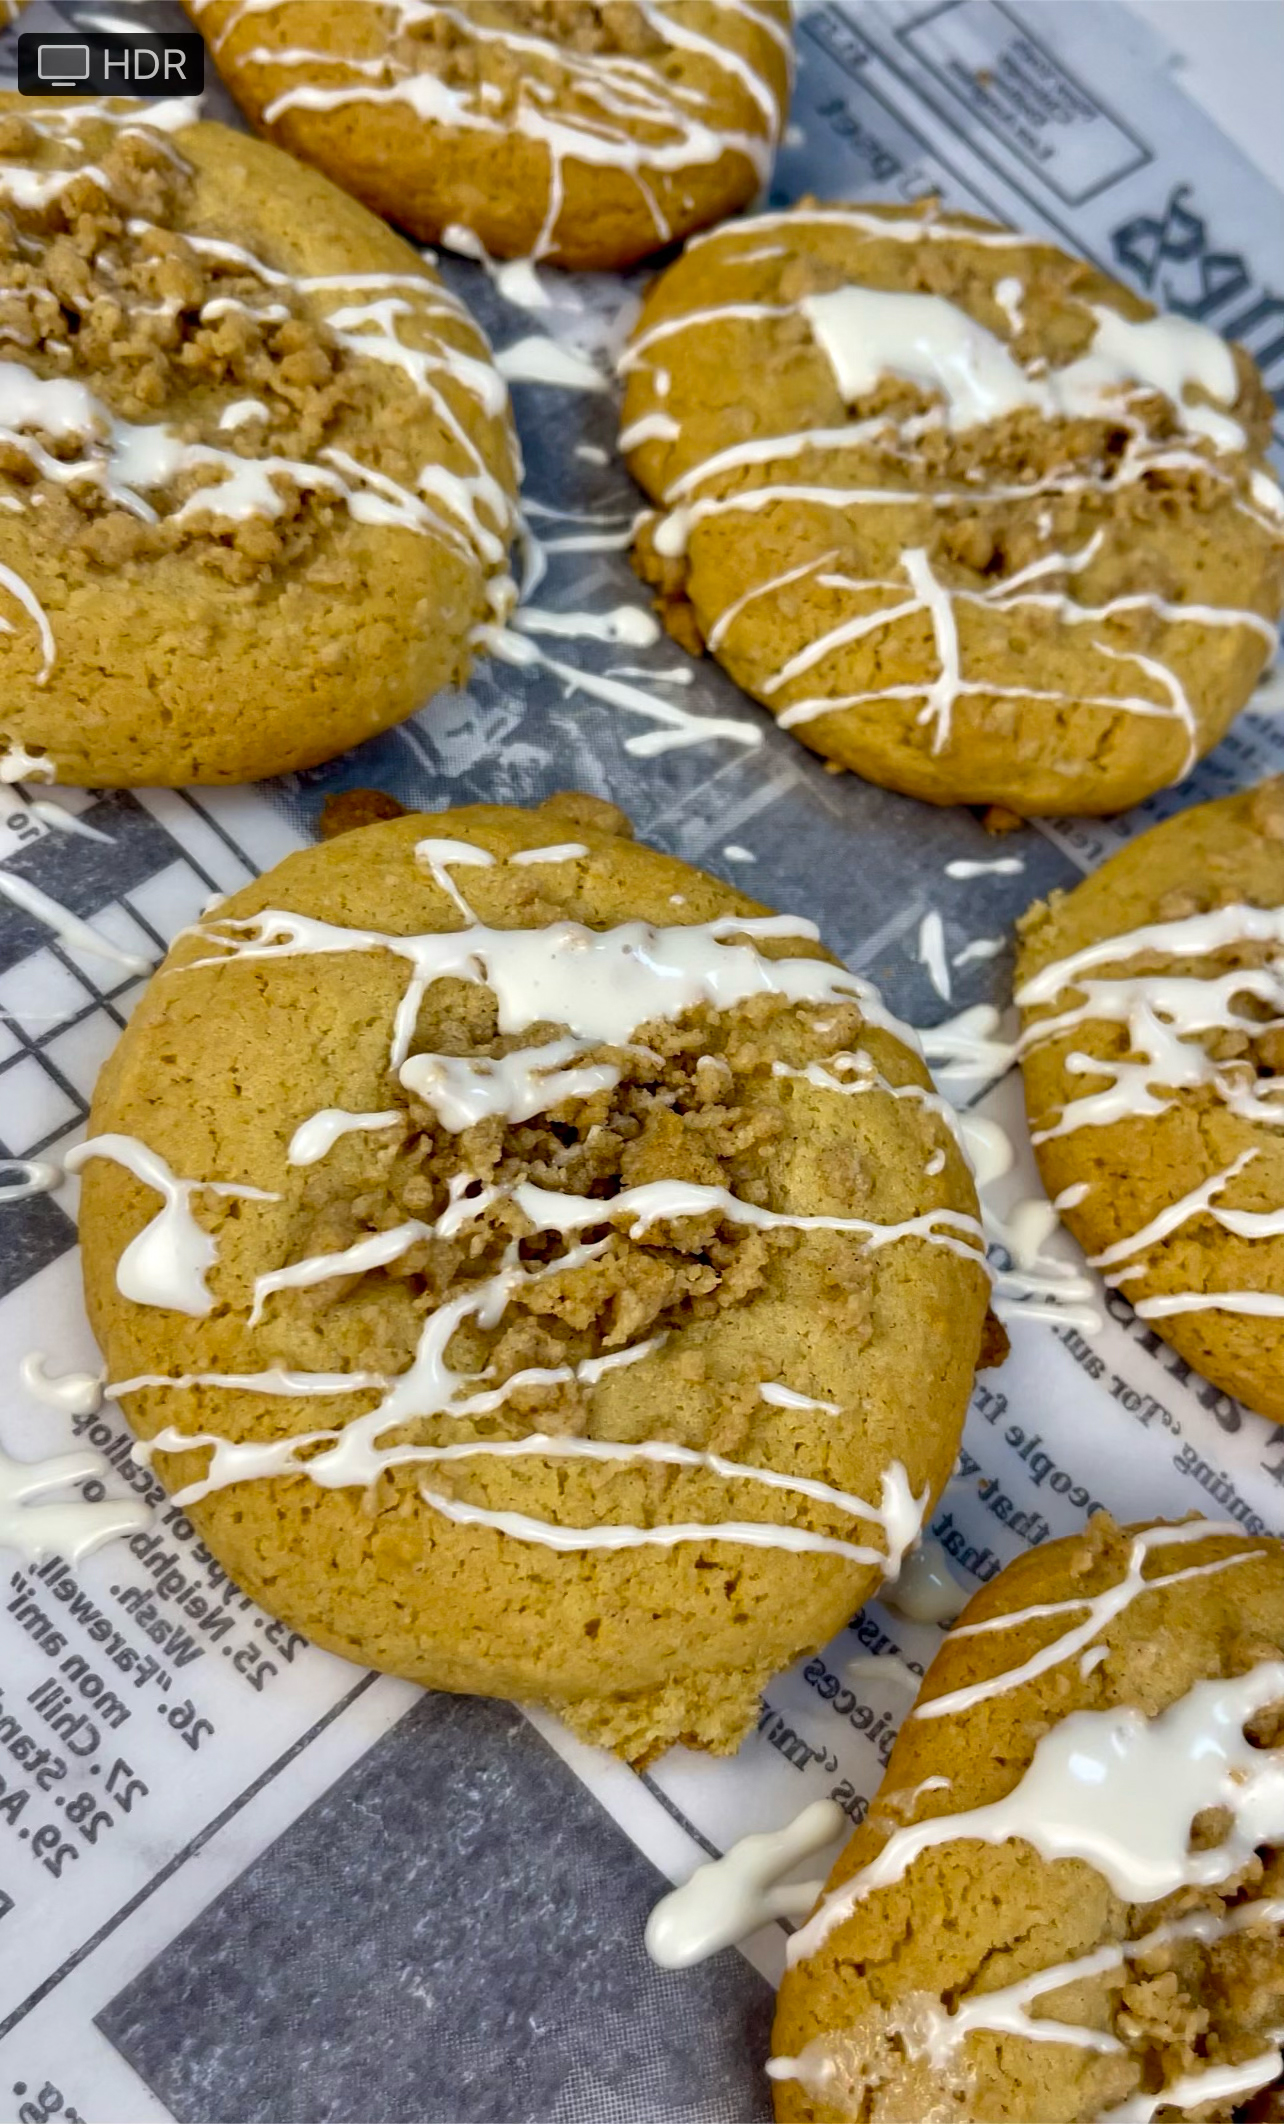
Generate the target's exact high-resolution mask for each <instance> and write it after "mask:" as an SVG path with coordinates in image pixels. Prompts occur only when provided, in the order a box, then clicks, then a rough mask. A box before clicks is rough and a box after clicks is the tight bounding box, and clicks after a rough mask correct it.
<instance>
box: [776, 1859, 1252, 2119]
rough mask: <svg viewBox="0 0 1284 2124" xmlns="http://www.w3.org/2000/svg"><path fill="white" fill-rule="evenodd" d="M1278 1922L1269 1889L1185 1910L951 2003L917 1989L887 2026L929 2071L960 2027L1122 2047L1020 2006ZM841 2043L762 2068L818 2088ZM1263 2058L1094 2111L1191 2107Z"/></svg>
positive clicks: (944, 2064)
mask: <svg viewBox="0 0 1284 2124" xmlns="http://www.w3.org/2000/svg"><path fill="white" fill-rule="evenodd" d="M1281 1924H1284V1901H1281V1900H1280V1899H1279V1898H1277V1897H1262V1898H1260V1899H1259V1900H1258V1901H1257V1902H1252V1903H1241V1904H1237V1905H1235V1906H1234V1907H1232V1908H1231V1909H1229V1910H1226V1911H1222V1912H1216V1911H1211V1910H1194V1911H1191V1912H1189V1913H1188V1914H1187V1915H1185V1916H1183V1917H1179V1918H1172V1919H1170V1920H1168V1921H1167V1922H1166V1923H1164V1924H1161V1925H1156V1926H1153V1927H1152V1929H1151V1930H1150V1931H1149V1932H1146V1933H1143V1934H1141V1935H1140V1937H1138V1938H1136V1939H1125V1940H1118V1941H1111V1942H1107V1944H1106V1945H1105V1946H1103V1947H1098V1948H1095V1949H1094V1950H1093V1951H1092V1952H1091V1953H1089V1954H1081V1955H1076V1956H1075V1957H1074V1958H1073V1959H1072V1960H1069V1961H1065V1962H1057V1963H1054V1964H1052V1965H1051V1966H1050V1967H1048V1968H1046V1969H1036V1970H1035V1971H1033V1973H1032V1974H1031V1975H1029V1976H1025V1977H1019V1978H1018V1979H1017V1980H1016V1981H1015V1982H1014V1983H1011V1984H1003V1985H1000V1986H999V1987H998V1988H997V1989H996V1990H994V1991H983V1992H973V1993H969V1994H968V1995H967V1996H966V1997H964V1998H961V1999H960V2000H959V2001H958V2003H957V2005H956V2006H954V2007H953V2009H950V2008H948V2007H945V2006H943V2005H938V2004H937V2003H936V2002H935V2001H934V2000H932V1999H930V1998H927V1997H925V1996H924V1997H917V1998H915V1999H914V2000H913V2002H912V2004H907V2006H906V2008H905V2009H904V2011H903V2012H902V2013H900V2014H894V2015H893V2017H892V2019H891V2021H890V2022H889V2033H894V2034H895V2035H897V2036H898V2037H899V2038H900V2040H901V2041H902V2042H903V2043H904V2045H905V2047H906V2050H907V2052H908V2053H909V2055H910V2056H911V2057H913V2058H916V2059H917V2058H921V2059H925V2060H926V2061H927V2062H928V2063H929V2064H930V2065H931V2066H932V2067H933V2068H934V2070H936V2071H937V2072H944V2071H946V2070H947V2069H948V2068H949V2066H950V2065H951V2064H952V2062H953V2060H954V2059H955V2058H956V2057H957V2055H958V2053H959V2052H960V2051H961V2050H962V2048H963V2046H964V2044H965V2043H966V2042H967V2039H968V2037H969V2036H970V2035H973V2034H979V2033H981V2032H983V2031H984V2032H988V2033H994V2034H998V2035H1010V2036H1017V2037H1019V2038H1021V2039H1022V2040H1024V2041H1025V2042H1030V2043H1062V2044H1066V2045H1068V2046H1069V2047H1070V2048H1071V2049H1074V2050H1090V2051H1093V2052H1095V2053H1096V2054H1097V2055H1098V2056H1100V2057H1109V2056H1120V2055H1124V2054H1126V2049H1127V2046H1126V2045H1125V2044H1124V2043H1123V2042H1122V2041H1121V2039H1120V2038H1119V2037H1118V2036H1116V2035H1114V2034H1113V2033H1112V2032H1111V2031H1110V2030H1109V2029H1107V2028H1093V2027H1089V2026H1085V2025H1083V2024H1081V2023H1080V2022H1077V2021H1060V2020H1052V2019H1039V2018H1038V2017H1037V2016H1036V2015H1034V2014H1032V2013H1031V2011H1030V2008H1031V2007H1032V2006H1033V2005H1034V2004H1035V2002H1036V2001H1037V2000H1039V1999H1041V1998H1044V1997H1046V1996H1047V1994H1048V1993H1049V1992H1053V1991H1061V1990H1064V1989H1066V1988H1068V1987H1069V1986H1070V1985H1072V1984H1081V1983H1085V1982H1088V1981H1091V1980H1092V1979H1093V1978H1095V1977H1101V1976H1108V1977H1112V1978H1115V1977H1117V1980H1118V1984H1119V1985H1120V1986H1122V1985H1123V1984H1125V1983H1127V1982H1129V1981H1130V1971H1131V1966H1132V1965H1133V1964H1135V1963H1138V1962H1143V1961H1145V1960H1146V1959H1147V1957H1148V1956H1150V1955H1152V1954H1154V1953H1156V1952H1161V1951H1162V1950H1164V1949H1166V1948H1168V1947H1172V1946H1177V1945H1179V1944H1181V1943H1182V1942H1185V1941H1188V1940H1189V1941H1193V1942H1196V1943H1197V1944H1199V1945H1200V1946H1204V1947H1212V1946H1216V1945H1217V1944H1218V1942H1219V1941H1221V1940H1224V1939H1229V1938H1232V1937H1234V1936H1235V1935H1236V1934H1238V1933H1241V1932H1252V1931H1256V1930H1257V1929H1259V1928H1263V1929H1265V1928H1267V1927H1273V1928H1278V1927H1279V1926H1280V1925H1281ZM1112 1988H1114V1987H1113V1986H1112ZM841 2042H842V2037H841V2035H839V2036H838V2038H837V2039H836V2040H835V2038H834V2036H832V2035H829V2034H825V2035H820V2036H816V2037H813V2039H812V2041H811V2042H810V2043H808V2044H807V2045H806V2046H805V2048H804V2049H803V2050H802V2051H801V2052H800V2053H799V2055H798V2056H797V2057H793V2058H789V2057H775V2058H772V2059H771V2060H770V2061H769V2063H768V2065H767V2072H768V2074H769V2076H770V2077H771V2078H772V2079H773V2080H798V2081H800V2082H802V2084H803V2085H804V2086H808V2087H814V2088H815V2089H816V2090H817V2091H820V2092H823V2090H824V2088H825V2086H826V2084H827V2083H829V2082H831V2081H832V2080H833V2078H834V2075H835V2071H836V2069H837V2066H838V2054H837V2045H841ZM1264 2062H1265V2061H1264V2059H1263V2058H1260V2057H1259V2058H1254V2059H1252V2060H1250V2061H1248V2063H1247V2065H1240V2066H1232V2067H1230V2068H1225V2067H1221V2066H1215V2067H1204V2068H1203V2069H1201V2070H1199V2071H1196V2072H1194V2073H1190V2074H1187V2075H1183V2076H1182V2077H1181V2078H1179V2079H1178V2080H1176V2081H1171V2082H1170V2083H1169V2085H1168V2086H1167V2087H1166V2088H1163V2089H1162V2090H1160V2091H1159V2092H1158V2093H1157V2094H1155V2095H1154V2096H1138V2097H1132V2098H1129V2099H1128V2100H1127V2101H1125V2102H1123V2103H1122V2104H1115V2105H1112V2106H1111V2107H1110V2108H1109V2109H1107V2110H1106V2111H1104V2112H1103V2114H1104V2115H1105V2116H1107V2117H1115V2118H1139V2117H1144V2116H1145V2115H1147V2114H1150V2115H1153V2113H1154V2110H1155V2109H1156V2108H1178V2109H1180V2108H1184V2107H1187V2106H1189V2107H1195V2106H1197V2105H1198V2104H1202V2103H1204V2102H1208V2101H1211V2100H1212V2099H1214V2098H1215V2095H1216V2093H1217V2091H1218V2089H1217V2086H1216V2084H1215V2082H1216V2078H1217V2075H1218V2074H1220V2073H1222V2072H1225V2071H1229V2072H1230V2073H1231V2074H1232V2075H1235V2076H1237V2077H1238V2076H1242V2078H1241V2079H1240V2084H1239V2086H1238V2087H1236V2088H1235V2089H1234V2090H1233V2091H1237V2092H1248V2091H1250V2090H1251V2089H1252V2088H1254V2087H1258V2086H1261V2085H1262V2084H1263V2082H1264V2080H1265V2079H1269V2078H1272V2077H1274V2073H1275V2072H1276V2071H1278V2069H1279V2057H1278V2053H1276V2052H1272V2053H1271V2065H1272V2070H1271V2072H1270V2073H1265V2074H1264V2073H1263V2072H1262V2066H1263V2064H1264ZM1137 2102H1141V2103H1143V2104H1144V2105H1146V2107H1145V2108H1144V2109H1142V2110H1138V2109H1137V2108H1136V2107H1135V2106H1134V2105H1135V2103H1137Z"/></svg>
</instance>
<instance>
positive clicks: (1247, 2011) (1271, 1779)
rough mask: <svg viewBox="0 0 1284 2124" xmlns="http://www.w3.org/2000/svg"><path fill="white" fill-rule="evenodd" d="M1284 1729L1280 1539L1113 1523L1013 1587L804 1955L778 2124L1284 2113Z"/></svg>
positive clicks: (967, 1653) (1029, 1569)
mask: <svg viewBox="0 0 1284 2124" xmlns="http://www.w3.org/2000/svg"><path fill="white" fill-rule="evenodd" d="M1282 1714H1284V1546H1282V1545H1281V1543H1280V1542H1278V1541H1276V1540H1273V1539H1270V1538H1263V1539H1257V1540H1250V1539H1248V1538H1247V1537H1245V1536H1242V1535H1239V1534H1237V1533H1235V1532H1233V1531H1232V1532H1230V1533H1228V1532H1227V1531H1226V1529H1225V1528H1224V1527H1222V1528H1219V1527H1216V1526H1211V1525H1209V1524H1208V1523H1207V1522H1205V1521H1199V1520H1194V1521H1186V1522H1184V1523H1182V1524H1181V1525H1178V1526H1165V1525H1163V1524H1158V1525H1153V1526H1149V1527H1144V1528H1142V1527H1127V1528H1118V1527H1115V1526H1113V1525H1112V1524H1111V1523H1110V1522H1109V1521H1108V1520H1104V1519H1103V1520H1098V1521H1094V1522H1093V1524H1092V1526H1091V1527H1090V1529H1089V1531H1088V1532H1087V1533H1086V1534H1084V1535H1078V1536H1075V1537H1073V1538H1071V1539H1069V1540H1065V1541H1055V1542H1050V1543H1048V1545H1047V1546H1046V1547H1045V1548H1041V1549H1037V1550H1035V1551H1034V1552H1033V1553H1031V1554H1030V1555H1027V1556H1023V1557H1022V1558H1021V1560H1020V1561H1019V1562H1018V1563H1015V1564H1013V1565H1011V1566H1010V1567H1009V1568H1008V1569H1007V1570H1005V1571H1003V1572H1001V1573H1000V1575H999V1576H998V1577H997V1578H996V1579H994V1580H993V1581H992V1582H991V1584H990V1585H988V1586H986V1587H985V1588H984V1590H983V1591H982V1592H980V1593H978V1594H977V1596H976V1598H975V1599H974V1600H973V1601H971V1602H970V1604H969V1606H968V1607H967V1608H966V1609H965V1611H964V1613H963V1616H962V1617H961V1619H960V1621H959V1623H958V1625H957V1626H956V1627H955V1628H954V1629H953V1630H952V1631H951V1632H950V1634H949V1636H948V1637H947V1638H946V1640H945V1642H944V1644H943V1645H942V1647H941V1650H940V1652H939V1653H938V1654H937V1657H936V1658H935V1660H934V1661H933V1662H932V1665H931V1667H930V1668H929V1669H928V1672H927V1675H926V1678H925V1680H924V1682H923V1686H922V1689H921V1691H920V1694H919V1697H918V1701H917V1703H916V1705H915V1707H914V1710H913V1711H912V1712H911V1713H910V1715H909V1716H908V1718H907V1719H906V1721H905V1723H904V1726H903V1728H902V1731H901V1734H900V1737H899V1739H898V1741H897V1744H896V1747H895V1748H894V1750H893V1752H892V1757H891V1761H890V1763H889V1764H888V1768H887V1773H886V1776H885V1777H884V1779H883V1783H882V1786H881V1787H880V1789H879V1792H878V1795H877V1798H876V1799H875V1801H874V1804H873V1806H872V1808H871V1809H870V1813H869V1816H868V1818H867V1820H866V1821H865V1822H864V1823H862V1825H861V1827H860V1828H859V1829H858V1830H857V1831H856V1834H855V1835H854V1836H853V1838H852V1840H851V1842H850V1843H849V1844H848V1846H847V1848H846V1849H845V1850H844V1851H843V1852H842V1854H841V1855H840V1857H839V1859H838V1861H837V1864H836V1865H835V1867H834V1870H833V1872H832V1874H831V1876H830V1878H829V1880H828V1882H827V1883H826V1887H825V1892H824V1893H823V1894H822V1896H821V1899H820V1902H819V1905H818V1907H817V1909H816V1910H815V1911H814V1912H813V1914H812V1916H811V1917H810V1918H809V1919H808V1921H807V1923H806V1924H805V1925H804V1926H803V1928H802V1930H801V1931H800V1932H799V1933H797V1934H796V1935H795V1936H794V1938H793V1940H791V1942H790V1947H789V1958H790V1964H791V1966H790V1968H789V1971H788V1974H787V1975H786V1977H785V1981H784V1984H783V1985H782V1987H781V1992H780V2002H779V2009H778V2012H777V2016H776V2025H775V2030H774V2036H773V2043H772V2048H773V2050H774V2051H775V2052H776V2057H775V2060H774V2062H773V2065H772V2067H771V2070H772V2073H773V2075H774V2076H775V2084H776V2114H777V2117H778V2118H779V2119H780V2124H854V2120H856V2119H859V2120H860V2124H954V2120H957V2124H1082V2120H1086V2119H1089V2118H1091V2119H1094V2120H1101V2124H1105V2120H1107V2119H1111V2118H1117V2120H1118V2124H1150V2120H1152V2119H1155V2118H1163V2119H1167V2118H1177V2117H1180V2116H1184V2115H1186V2114H1187V2113H1188V2112H1189V2111H1194V2112H1195V2113H1196V2114H1197V2115H1199V2116H1200V2117H1201V2118H1208V2119H1229V2118H1231V2117H1250V2116H1251V2117H1269V2116H1272V2115H1274V2114H1275V2113H1276V2110H1275V2109H1274V2108H1273V2107H1272V2106H1271V2104H1272V2094H1271V2092H1270V2090H1272V2089H1274V2090H1276V2092H1275V2095H1274V2100H1275V2101H1276V2102H1277V2101H1278V2086H1279V2081H1280V2051H1279V2036H1280V2028H1281V2025H1282V2024H1284V1808H1281V1805H1280V1800H1279V1791H1280V1779H1281V1771H1280V1756H1279V1752H1278V1751H1279V1745H1280V1741H1281V1739H1282V1738H1284V1722H1282ZM1268 1751H1269V1752H1268Z"/></svg>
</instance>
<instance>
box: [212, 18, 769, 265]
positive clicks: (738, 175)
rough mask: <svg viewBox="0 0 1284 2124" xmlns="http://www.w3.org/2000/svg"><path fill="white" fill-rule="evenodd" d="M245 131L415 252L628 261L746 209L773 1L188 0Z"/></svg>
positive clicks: (760, 174) (764, 171)
mask: <svg viewBox="0 0 1284 2124" xmlns="http://www.w3.org/2000/svg"><path fill="white" fill-rule="evenodd" d="M186 5H187V8H188V12H189V13H190V14H191V16H192V18H193V20H194V21H195V22H196V23H197V24H198V25H199V27H200V28H201V29H202V30H203V31H204V32H205V36H206V38H207V40H208V42H209V46H210V50H211V52H212V53H213V55H214V59H215V62H216V64H217V66H218V68H219V71H220V73H221V74H222V76H223V78H224V80H225V81H226V82H227V85H228V87H229V88H230V90H231V92H232V94H233V95H234V96H235V97H236V100H237V102H238V103H239V104H240V106H241V108H242V110H243V111H244V112H245V114H246V116H247V117H248V118H249V119H250V121H251V123H252V124H254V125H255V126H257V127H258V128H259V129H260V131H262V132H264V133H266V134H267V136H268V137H269V138H270V139H272V140H275V141H277V142H279V144H280V145H281V146H282V147H285V148H288V149H289V150H290V152H291V153H292V154H294V155H298V156H300V157H301V158H302V159H303V161H305V162H310V163H313V164H314V165H315V166H316V168H317V169H320V170H324V171H325V173H326V175H327V176H328V177H333V178H334V180H335V181H336V183H338V184H342V185H344V186H345V187H346V189H347V190H348V191H350V192H354V193H355V194H356V196H357V197H358V198H359V199H364V200H365V202H366V204H367V206H371V207H374V208H375V209H376V211H377V212H379V213H381V214H386V215H387V217H388V219H389V220H390V221H395V222H397V223H398V224H399V225H400V226H401V227H402V228H405V229H408V230H409V231H410V233H411V234H412V235H414V236H418V237H420V238H422V239H425V240H427V241H429V242H435V241H437V240H438V239H439V238H444V240H445V241H446V242H448V243H449V242H451V241H452V240H454V237H453V231H454V230H455V229H457V228H462V229H463V230H464V231H465V232H466V237H465V241H468V240H471V242H472V243H476V242H478V241H479V242H480V243H481V244H482V245H483V246H484V247H485V249H486V250H487V251H488V252H490V253H491V254H492V255H493V256H495V257H498V258H524V257H528V256H531V255H534V256H536V257H539V258H547V259H549V260H550V261H551V262H554V263H556V264H558V265H567V266H578V267H581V268H585V267H605V268H608V269H609V268H613V267H619V266H626V265H631V264H632V263H633V262H634V261H635V260H636V259H639V258H644V257H645V256H646V255H647V254H648V252H651V251H656V250H659V249H660V248H661V247H662V246H663V245H664V244H666V243H668V242H670V241H671V240H672V239H673V238H674V237H676V236H685V235H687V234H689V233H690V231H691V230H692V229H699V228H704V227H705V226H706V225H707V224H708V223H710V222H713V221H717V220H719V219H720V218H721V217H722V216H723V215H724V214H730V213H733V212H734V211H735V210H736V208H737V207H742V206H744V205H746V204H747V202H748V201H749V200H750V199H752V198H753V196H754V194H755V193H756V192H757V191H758V190H759V189H760V187H761V186H762V185H763V184H764V183H765V181H766V179H767V176H768V175H769V173H770V169H771V161H772V155H773V153H774V150H775V147H776V143H777V141H778V140H779V138H780V134H781V131H782V129H783V126H784V116H785V109H786V106H787V103H788V96H789V83H790V70H791V47H790V21H789V9H788V6H787V5H786V4H785V0H647V4H643V0H611V4H610V5H607V6H603V5H600V4H598V0H458V4H456V5H449V6H448V5H436V4H434V0H373V4H371V0H329V4H327V5H326V6H324V7H323V6H320V5H318V0H269V4H268V5H264V4H263V0H258V4H256V5H255V6H252V7H246V6H244V5H243V4H242V0H186Z"/></svg>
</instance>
